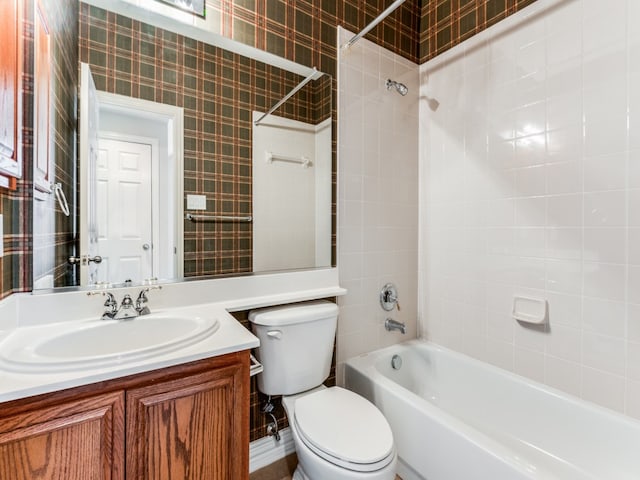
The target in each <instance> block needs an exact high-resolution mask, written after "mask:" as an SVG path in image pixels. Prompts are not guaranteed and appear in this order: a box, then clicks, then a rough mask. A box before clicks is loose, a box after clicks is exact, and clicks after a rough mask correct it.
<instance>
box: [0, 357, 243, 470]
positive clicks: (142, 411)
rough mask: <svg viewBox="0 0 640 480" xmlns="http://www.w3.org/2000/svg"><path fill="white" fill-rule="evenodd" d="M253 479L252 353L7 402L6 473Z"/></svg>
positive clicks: (1, 454) (2, 413)
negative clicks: (251, 443)
mask: <svg viewBox="0 0 640 480" xmlns="http://www.w3.org/2000/svg"><path fill="white" fill-rule="evenodd" d="M248 477H249V354H248V352H246V351H245V352H238V353H232V354H228V355H223V356H220V357H214V358H211V359H207V360H202V361H198V362H193V363H189V364H184V365H178V366H175V367H169V368H166V369H162V370H156V371H153V372H148V373H143V374H139V375H134V376H130V377H125V378H121V379H115V380H109V381H106V382H101V383H97V384H93V385H87V386H83V387H78V388H74V389H69V390H65V391H62V392H56V393H53V394H47V395H41V396H39V397H34V398H32V399H25V400H18V401H13V402H7V403H5V404H0V479H2V480H27V479H29V480H36V479H37V480H40V479H46V480H54V479H55V480H59V479H65V480H76V479H78V480H80V479H82V480H89V479H96V480H98V479H100V480H101V479H111V480H121V479H135V480H143V479H167V480H168V479H180V480H186V479H193V480H231V479H233V480H242V479H248Z"/></svg>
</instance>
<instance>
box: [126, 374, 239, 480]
mask: <svg viewBox="0 0 640 480" xmlns="http://www.w3.org/2000/svg"><path fill="white" fill-rule="evenodd" d="M245 376H246V378H244V377H245ZM248 383H249V382H248V372H247V371H246V368H244V366H243V365H241V364H237V365H231V366H228V367H223V368H219V369H216V370H214V371H209V372H205V373H201V374H197V375H192V376H189V377H186V378H182V379H179V380H174V381H169V382H163V383H160V384H156V385H152V386H148V387H142V388H139V389H133V390H128V391H127V400H126V401H127V460H126V462H127V478H135V479H137V480H142V479H149V480H151V479H153V480H160V479H181V480H184V479H193V480H198V479H207V480H218V479H219V480H228V479H234V480H236V479H238V480H239V479H243V478H247V476H248V465H247V462H246V459H245V458H244V457H245V456H246V455H244V452H243V450H246V446H244V447H241V446H240V445H242V442H244V440H248V438H247V434H248V421H247V418H248V390H247V389H248ZM245 410H246V411H245Z"/></svg>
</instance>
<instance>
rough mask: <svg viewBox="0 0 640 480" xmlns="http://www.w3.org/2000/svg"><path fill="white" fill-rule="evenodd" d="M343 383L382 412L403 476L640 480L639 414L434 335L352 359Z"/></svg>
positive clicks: (430, 478) (489, 479) (410, 478)
mask: <svg viewBox="0 0 640 480" xmlns="http://www.w3.org/2000/svg"><path fill="white" fill-rule="evenodd" d="M394 355H399V356H400V358H401V359H402V366H401V367H400V369H398V370H394V369H393V368H392V367H391V359H392V357H393V356H394ZM345 383H346V386H347V388H349V389H351V390H353V391H355V392H358V393H360V394H361V395H363V396H365V397H366V398H368V399H369V400H371V401H372V402H373V403H375V404H376V405H377V406H378V407H379V408H380V410H382V412H383V413H384V415H385V416H386V417H387V419H388V421H389V423H390V424H391V428H392V430H393V433H394V437H395V441H396V446H397V448H398V454H399V460H400V462H399V468H400V470H399V471H398V473H399V474H400V476H402V478H403V479H404V480H414V479H427V480H484V479H486V480H510V479H514V480H515V479H561V480H575V479H582V480H584V479H601V480H622V479H624V480H627V479H629V480H639V479H640V422H637V421H635V420H632V419H630V418H627V417H625V416H623V415H619V414H616V413H614V412H611V411H609V410H606V409H604V408H600V407H598V406H596V405H593V404H590V403H588V402H585V401H582V400H580V399H577V398H574V397H571V396H569V395H566V394H564V393H562V392H559V391H557V390H554V389H551V388H548V387H546V386H544V385H541V384H539V383H536V382H532V381H529V380H527V379H525V378H522V377H519V376H517V375H513V374H511V373H509V372H507V371H504V370H502V369H499V368H496V367H493V366H491V365H488V364H485V363H482V362H479V361H477V360H474V359H472V358H470V357H467V356H465V355H462V354H458V353H455V352H452V351H450V350H447V349H445V348H442V347H440V346H438V345H435V344H432V343H428V342H422V341H419V340H416V341H411V342H407V343H404V344H401V345H397V346H393V347H389V348H385V349H383V350H379V351H376V352H373V353H370V354H366V355H362V356H360V357H357V358H354V359H351V360H349V361H348V362H347V363H346V366H345Z"/></svg>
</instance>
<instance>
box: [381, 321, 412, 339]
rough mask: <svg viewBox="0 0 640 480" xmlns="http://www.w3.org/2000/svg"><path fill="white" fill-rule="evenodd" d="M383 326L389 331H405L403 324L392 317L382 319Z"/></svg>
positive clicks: (403, 332)
mask: <svg viewBox="0 0 640 480" xmlns="http://www.w3.org/2000/svg"><path fill="white" fill-rule="evenodd" d="M384 328H386V329H387V331H389V332H391V331H393V330H400V331H401V332H402V334H403V335H404V334H405V333H407V327H406V326H405V324H404V323H403V322H398V321H396V320H394V319H393V318H387V319H386V320H385V321H384Z"/></svg>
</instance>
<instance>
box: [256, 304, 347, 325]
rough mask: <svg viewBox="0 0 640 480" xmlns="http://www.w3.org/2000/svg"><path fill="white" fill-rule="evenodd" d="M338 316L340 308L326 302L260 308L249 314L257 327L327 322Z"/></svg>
mask: <svg viewBox="0 0 640 480" xmlns="http://www.w3.org/2000/svg"><path fill="white" fill-rule="evenodd" d="M337 315H338V306H337V305H336V304H335V303H331V302H327V301H324V300H321V301H315V302H306V303H297V304H294V305H282V306H279V307H269V308H260V309H258V310H252V311H251V312H249V321H250V322H251V323H255V324H256V325H267V326H279V325H294V324H296V323H306V322H314V321H317V320H325V319H329V318H332V317H336V316H337Z"/></svg>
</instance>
